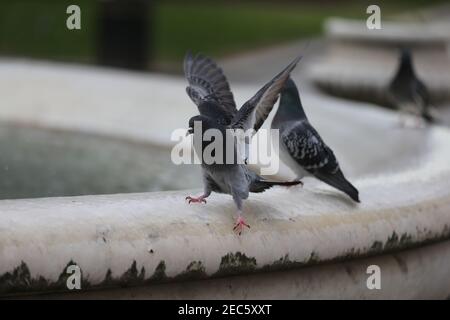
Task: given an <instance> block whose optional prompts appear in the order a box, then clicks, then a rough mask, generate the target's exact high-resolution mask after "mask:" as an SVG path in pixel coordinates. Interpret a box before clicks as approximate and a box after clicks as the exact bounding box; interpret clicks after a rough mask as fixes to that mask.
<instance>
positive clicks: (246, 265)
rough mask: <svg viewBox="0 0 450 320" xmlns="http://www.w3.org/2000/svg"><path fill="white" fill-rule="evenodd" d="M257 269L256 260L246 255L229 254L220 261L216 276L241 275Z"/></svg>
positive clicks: (239, 253) (238, 253)
mask: <svg viewBox="0 0 450 320" xmlns="http://www.w3.org/2000/svg"><path fill="white" fill-rule="evenodd" d="M255 269H256V259H255V258H253V257H247V256H246V255H245V254H244V253H241V252H236V253H232V252H230V253H228V254H226V255H224V256H223V257H222V259H221V261H220V266H219V270H217V272H216V273H215V274H214V276H226V275H232V274H239V273H247V272H252V271H254V270H255Z"/></svg>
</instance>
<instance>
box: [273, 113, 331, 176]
mask: <svg viewBox="0 0 450 320" xmlns="http://www.w3.org/2000/svg"><path fill="white" fill-rule="evenodd" d="M281 140H282V142H283V144H284V145H285V146H286V148H287V150H288V152H289V154H290V155H291V156H292V158H294V159H295V161H296V162H297V163H298V164H299V165H300V166H301V167H302V168H303V169H305V170H306V171H308V172H310V173H312V174H315V173H317V172H327V173H331V174H333V173H335V172H337V171H338V170H339V164H338V162H337V160H336V157H335V156H334V154H333V151H332V150H331V149H330V148H329V147H328V146H327V145H326V144H325V143H324V142H323V141H322V139H321V138H320V136H319V134H318V133H317V131H316V130H315V129H314V128H313V127H312V126H311V125H310V124H309V123H307V122H304V121H302V122H300V123H298V124H297V125H295V126H294V127H292V128H291V129H289V130H285V131H284V132H283V133H282V134H281Z"/></svg>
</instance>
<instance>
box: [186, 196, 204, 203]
mask: <svg viewBox="0 0 450 320" xmlns="http://www.w3.org/2000/svg"><path fill="white" fill-rule="evenodd" d="M186 200H188V201H189V203H206V199H205V197H204V196H200V197H197V198H194V197H191V196H188V197H186Z"/></svg>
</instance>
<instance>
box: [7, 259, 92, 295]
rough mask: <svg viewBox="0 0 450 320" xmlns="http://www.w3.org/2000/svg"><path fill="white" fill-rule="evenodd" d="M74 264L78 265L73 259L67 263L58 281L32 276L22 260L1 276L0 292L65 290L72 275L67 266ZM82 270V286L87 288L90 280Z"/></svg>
mask: <svg viewBox="0 0 450 320" xmlns="http://www.w3.org/2000/svg"><path fill="white" fill-rule="evenodd" d="M72 265H77V264H76V263H75V262H73V261H72V260H70V261H69V263H67V265H66V266H65V267H64V268H63V270H62V272H61V273H60V275H59V276H58V280H57V281H50V280H48V279H46V278H44V277H43V276H36V277H34V278H33V277H31V272H30V269H29V268H28V266H27V264H26V263H25V262H23V261H22V262H21V263H20V265H19V266H17V267H16V268H14V269H13V270H12V271H11V272H6V273H5V274H3V275H2V276H0V292H1V293H18V292H33V291H43V292H45V291H63V290H68V288H67V279H68V278H69V277H70V276H71V274H70V273H67V268H68V267H69V266H72ZM80 271H81V288H82V289H85V288H88V287H89V286H90V283H89V281H87V280H85V279H84V278H83V274H82V270H81V268H80Z"/></svg>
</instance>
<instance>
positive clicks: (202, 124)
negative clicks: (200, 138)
mask: <svg viewBox="0 0 450 320" xmlns="http://www.w3.org/2000/svg"><path fill="white" fill-rule="evenodd" d="M197 128H198V130H201V131H202V132H204V131H206V130H208V129H212V128H215V122H214V121H213V120H212V119H211V118H209V117H207V116H203V115H198V116H194V117H192V118H190V119H189V129H188V130H187V133H186V135H189V134H193V133H194V130H195V129H197ZM202 132H199V133H201V134H202Z"/></svg>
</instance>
